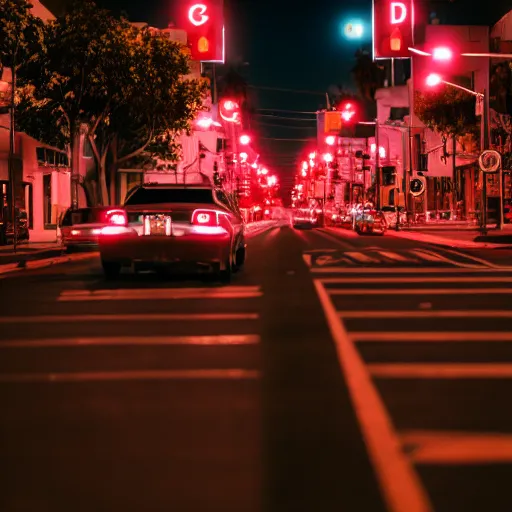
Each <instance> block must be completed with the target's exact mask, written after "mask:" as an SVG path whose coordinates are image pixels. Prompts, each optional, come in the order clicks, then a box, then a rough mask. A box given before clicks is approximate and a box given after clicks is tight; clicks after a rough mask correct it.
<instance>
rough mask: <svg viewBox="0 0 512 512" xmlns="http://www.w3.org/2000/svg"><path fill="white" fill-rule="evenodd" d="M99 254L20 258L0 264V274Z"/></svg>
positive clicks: (85, 258)
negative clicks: (19, 259) (35, 258)
mask: <svg viewBox="0 0 512 512" xmlns="http://www.w3.org/2000/svg"><path fill="white" fill-rule="evenodd" d="M98 255H99V253H98V252H87V253H82V254H70V255H66V256H56V257H53V258H46V259H40V260H21V261H18V262H17V263H7V264H4V265H0V274H9V273H14V272H18V271H20V270H34V269H38V268H44V267H50V266H51V265H58V264H60V263H69V262H72V261H81V260H87V259H91V258H95V257H97V256H98Z"/></svg>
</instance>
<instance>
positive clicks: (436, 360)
mask: <svg viewBox="0 0 512 512" xmlns="http://www.w3.org/2000/svg"><path fill="white" fill-rule="evenodd" d="M351 270H352V271H351ZM353 270H354V269H346V273H345V275H343V276H340V275H339V273H338V274H337V275H335V276H334V275H333V276H329V277H327V276H326V277H324V276H321V277H320V276H319V278H317V279H315V281H314V282H315V287H316V290H317V293H318V296H319V298H320V301H321V303H322V306H323V309H324V312H325V315H326V318H327V321H328V323H329V326H330V329H331V333H332V336H333V339H334V341H335V345H336V350H337V355H338V360H339V363H340V366H341V368H342V370H343V372H344V374H345V377H346V381H347V383H348V386H349V390H350V393H351V395H352V400H353V402H354V405H355V409H356V413H357V415H358V419H359V423H360V425H361V430H362V432H363V435H364V437H365V440H366V443H367V446H368V449H369V453H370V457H371V459H372V463H373V465H374V468H375V470H376V473H377V475H378V478H379V480H380V483H381V487H382V488H383V490H384V495H385V498H386V501H387V503H388V506H389V509H390V510H397V511H402V510H403V511H404V512H405V511H412V510H414V511H420V510H421V511H429V510H445V509H449V507H448V508H447V505H446V504H447V503H451V506H452V507H453V503H457V501H456V499H457V498H458V494H457V493H461V496H462V495H463V494H464V493H465V492H467V488H468V486H469V487H471V486H472V485H474V486H477V487H476V488H478V489H479V492H480V496H479V497H480V498H482V496H483V498H482V499H484V501H485V499H490V497H491V496H495V495H500V496H501V497H502V498H503V499H504V501H503V503H505V502H506V501H507V499H508V498H506V496H507V492H508V490H507V489H505V488H497V486H496V484H495V483H493V468H496V467H497V466H500V467H501V468H502V470H503V471H505V474H507V475H508V479H509V480H510V478H512V413H510V411H509V408H508V406H505V404H507V403H508V401H509V391H510V386H511V383H512V329H511V325H512V324H511V320H512V300H511V299H512V287H511V286H510V283H511V282H512V272H510V271H509V272H504V271H498V270H491V269H464V270H462V269H460V268H459V269H447V268H436V269H425V270H428V271H425V272H422V270H421V269H417V270H416V272H415V275H414V276H411V275H410V274H409V273H404V272H402V271H401V270H403V269H395V270H390V269H380V271H378V269H374V272H373V273H372V274H370V275H368V273H367V272H366V269H360V271H359V272H358V273H356V272H353ZM461 466H464V467H470V468H473V469H474V471H475V474H477V473H476V470H478V471H480V472H479V473H478V475H479V477H478V480H472V479H471V476H468V479H466V480H464V479H461V477H460V467H461ZM457 472H459V473H457ZM425 474H428V475H430V478H426V479H425V478H424V475H425ZM436 474H438V475H439V477H441V475H443V476H442V478H444V479H446V480H447V481H453V482H458V483H457V484H454V488H452V489H450V488H446V489H445V491H444V494H443V495H439V494H436V492H435V491H433V490H432V489H431V488H430V487H429V483H431V482H432V481H434V480H435V475H436ZM389 475H393V478H392V479H390V477H389ZM433 475H434V476H433ZM486 485H487V486H488V487H487V488H486ZM457 486H458V487H457ZM450 493H452V495H451V496H450ZM486 493H487V494H486ZM459 499H460V501H459V508H457V507H455V508H452V509H453V510H477V509H478V510H481V508H478V507H477V505H476V504H467V503H465V502H464V500H463V498H459ZM450 500H451V501H450ZM454 500H455V501H454ZM463 503H464V505H463ZM475 503H476V502H475ZM478 506H481V505H478ZM474 507H477V508H474ZM503 510H505V509H503Z"/></svg>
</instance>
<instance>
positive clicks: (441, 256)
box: [303, 247, 512, 274]
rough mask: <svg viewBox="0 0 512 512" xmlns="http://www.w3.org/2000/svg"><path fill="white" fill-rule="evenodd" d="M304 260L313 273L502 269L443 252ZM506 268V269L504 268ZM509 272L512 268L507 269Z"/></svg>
mask: <svg viewBox="0 0 512 512" xmlns="http://www.w3.org/2000/svg"><path fill="white" fill-rule="evenodd" d="M303 260H304V262H305V263H306V265H307V266H308V267H309V268H310V270H311V272H312V273H317V274H325V273H333V272H334V273H338V272H341V273H343V272H345V269H346V268H358V267H365V268H369V269H372V268H374V267H375V268H377V269H379V268H382V267H389V268H396V267H401V268H408V267H409V268H418V267H453V268H463V269H479V268H502V267H500V266H498V265H495V264H493V263H491V262H489V261H487V260H484V259H482V258H479V257H476V256H472V255H468V254H463V253H460V252H458V251H452V250H446V249H443V252H442V253H441V252H440V251H434V250H431V249H423V248H422V249H403V250H389V249H384V248H378V247H369V248H365V249H364V250H348V249H347V250H339V249H316V250H310V251H305V252H304V253H303ZM505 268H507V267H505ZM510 269H512V267H510Z"/></svg>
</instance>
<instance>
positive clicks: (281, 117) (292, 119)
mask: <svg viewBox="0 0 512 512" xmlns="http://www.w3.org/2000/svg"><path fill="white" fill-rule="evenodd" d="M254 115H255V116H258V117H271V118H273V119H285V120H288V121H308V122H310V123H316V119H313V118H307V117H286V116H276V115H274V114H254Z"/></svg>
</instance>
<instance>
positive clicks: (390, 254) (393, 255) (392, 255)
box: [377, 251, 418, 263]
mask: <svg viewBox="0 0 512 512" xmlns="http://www.w3.org/2000/svg"><path fill="white" fill-rule="evenodd" d="M377 252H378V253H379V254H381V255H382V256H384V257H385V258H389V259H390V260H393V261H399V262H403V263H417V262H418V261H417V260H415V259H414V258H407V257H406V256H403V255H402V254H398V253H396V252H391V251H377Z"/></svg>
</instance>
